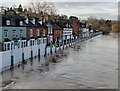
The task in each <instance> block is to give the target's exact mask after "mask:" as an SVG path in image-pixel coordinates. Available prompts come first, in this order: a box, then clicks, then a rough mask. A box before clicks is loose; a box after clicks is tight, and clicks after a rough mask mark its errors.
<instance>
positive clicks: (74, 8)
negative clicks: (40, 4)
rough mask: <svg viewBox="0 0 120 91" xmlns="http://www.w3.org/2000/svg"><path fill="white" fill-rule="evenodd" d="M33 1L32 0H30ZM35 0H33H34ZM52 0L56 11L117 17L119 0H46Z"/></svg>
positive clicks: (7, 1) (14, 0) (22, 0)
mask: <svg viewBox="0 0 120 91" xmlns="http://www.w3.org/2000/svg"><path fill="white" fill-rule="evenodd" d="M32 1H33V0H32ZM34 1H35V0H34ZM36 1H38V0H36ZM48 1H53V2H54V3H55V6H56V8H57V13H59V14H65V15H68V16H71V15H76V16H78V17H79V18H81V19H82V18H87V17H88V16H94V17H97V18H101V17H102V18H104V19H112V20H113V19H117V16H118V1H119V0H94V1H90V0H48ZM1 2H2V3H1V4H2V5H4V6H11V5H13V4H19V3H22V4H23V5H24V6H25V5H26V4H27V3H28V2H30V0H11V1H10V0H4V1H3V0H2V1H1Z"/></svg>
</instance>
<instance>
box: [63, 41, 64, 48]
mask: <svg viewBox="0 0 120 91" xmlns="http://www.w3.org/2000/svg"><path fill="white" fill-rule="evenodd" d="M63 50H64V40H63Z"/></svg>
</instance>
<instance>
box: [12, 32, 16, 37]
mask: <svg viewBox="0 0 120 91" xmlns="http://www.w3.org/2000/svg"><path fill="white" fill-rule="evenodd" d="M15 33H16V31H15V30H13V35H12V36H13V38H15V37H16V34H15Z"/></svg>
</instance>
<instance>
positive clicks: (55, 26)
mask: <svg viewBox="0 0 120 91" xmlns="http://www.w3.org/2000/svg"><path fill="white" fill-rule="evenodd" d="M46 24H49V25H50V26H52V27H53V28H54V29H55V30H57V29H58V30H61V29H62V28H61V27H60V26H59V25H58V24H57V23H56V22H53V21H52V20H48V21H46Z"/></svg>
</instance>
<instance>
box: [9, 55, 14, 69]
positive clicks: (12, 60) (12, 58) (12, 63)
mask: <svg viewBox="0 0 120 91" xmlns="http://www.w3.org/2000/svg"><path fill="white" fill-rule="evenodd" d="M10 68H11V69H13V68H14V57H13V55H11V67H10Z"/></svg>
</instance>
